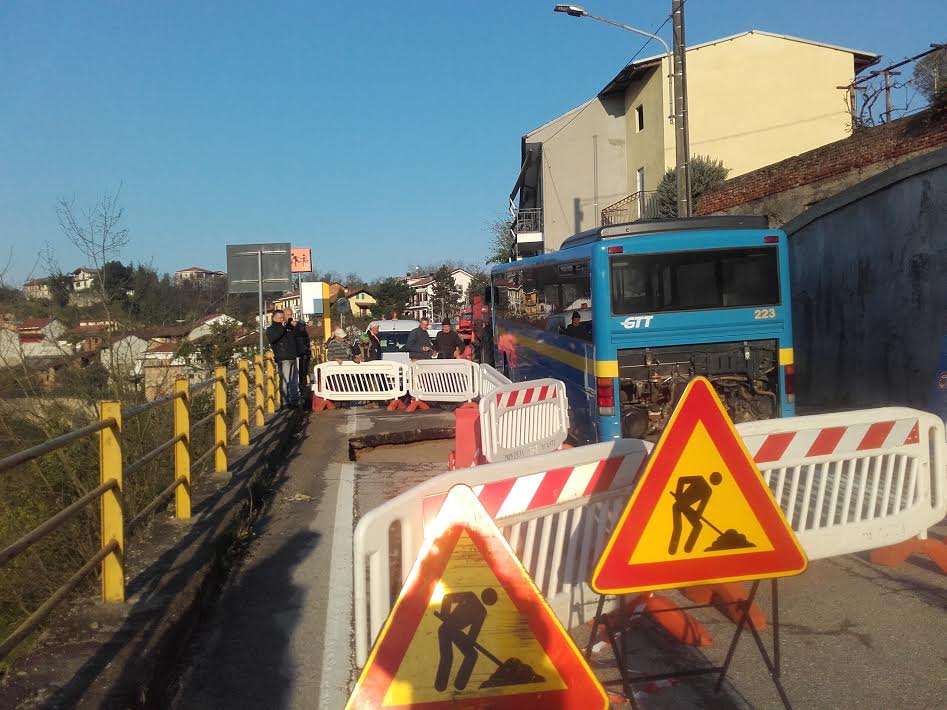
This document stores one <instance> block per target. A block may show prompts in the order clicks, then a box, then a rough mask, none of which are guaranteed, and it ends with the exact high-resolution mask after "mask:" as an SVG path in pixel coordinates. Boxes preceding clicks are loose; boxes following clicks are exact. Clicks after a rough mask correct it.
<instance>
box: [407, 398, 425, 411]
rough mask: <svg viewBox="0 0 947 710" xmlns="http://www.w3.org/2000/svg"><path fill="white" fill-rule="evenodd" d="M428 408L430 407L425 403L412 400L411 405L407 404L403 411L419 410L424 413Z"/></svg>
mask: <svg viewBox="0 0 947 710" xmlns="http://www.w3.org/2000/svg"><path fill="white" fill-rule="evenodd" d="M430 408H431V406H430V405H429V404H428V403H427V402H422V401H421V400H420V399H412V400H411V404H409V405H408V406H407V408H406V409H405V410H404V411H406V412H413V411H415V410H416V409H420V410H421V411H422V412H425V411H427V410H428V409H430Z"/></svg>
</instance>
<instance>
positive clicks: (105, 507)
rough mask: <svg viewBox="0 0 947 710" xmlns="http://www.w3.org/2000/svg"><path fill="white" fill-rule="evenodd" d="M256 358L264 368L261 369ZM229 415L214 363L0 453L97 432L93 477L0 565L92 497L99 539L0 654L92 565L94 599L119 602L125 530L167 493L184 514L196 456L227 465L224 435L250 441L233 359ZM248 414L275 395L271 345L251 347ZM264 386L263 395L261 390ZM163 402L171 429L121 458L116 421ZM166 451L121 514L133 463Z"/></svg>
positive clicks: (5, 463) (22, 458) (37, 452)
mask: <svg viewBox="0 0 947 710" xmlns="http://www.w3.org/2000/svg"><path fill="white" fill-rule="evenodd" d="M264 366H265V370H266V374H265V375H264V374H263V372H264ZM236 383H237V396H236V398H235V399H236V412H237V417H236V418H237V421H236V425H235V426H234V427H233V429H231V430H229V431H228V429H227V415H228V409H229V407H228V402H227V399H228V398H227V387H226V385H227V370H226V368H224V367H218V368H216V369H215V370H214V376H213V377H211V378H209V379H207V380H204V381H203V382H199V383H197V384H195V385H193V386H192V385H191V384H190V383H189V381H188V379H187V378H178V379H176V380H175V383H174V390H173V392H172V393H171V394H169V395H166V396H164V397H160V398H158V399H155V400H153V401H151V402H147V403H145V404H142V405H140V406H136V407H132V408H130V409H127V410H125V411H123V409H122V403H121V402H119V401H115V400H103V401H101V402H99V419H98V421H96V422H93V423H91V424H88V425H86V426H84V427H81V428H79V429H76V430H74V431H71V432H68V433H66V434H63V435H62V436H59V437H56V438H54V439H50V440H49V441H45V442H43V443H42V444H38V445H37V446H33V447H31V448H29V449H25V450H23V451H19V452H17V453H15V454H12V455H10V456H7V457H6V458H3V459H0V473H3V472H5V471H8V470H10V469H12V468H14V467H16V466H20V465H22V464H25V463H27V462H30V461H33V460H36V459H39V458H40V457H42V456H45V455H47V454H50V453H52V452H54V451H57V450H59V449H62V448H63V447H64V446H67V445H69V444H71V443H73V442H76V441H79V440H81V439H83V438H85V437H87V436H92V435H94V434H97V435H98V439H99V485H98V486H97V487H95V488H93V489H92V490H90V491H88V492H87V493H85V494H84V495H82V496H80V497H79V498H78V499H76V500H74V501H73V502H72V503H70V504H69V505H68V506H67V507H65V508H63V509H62V510H61V511H59V512H58V513H56V514H55V515H53V516H52V517H50V518H48V519H47V520H46V521H44V522H43V523H42V524H40V525H39V526H37V527H36V528H34V529H33V530H31V531H30V532H28V533H27V534H26V535H24V536H22V537H21V538H19V539H18V540H16V541H15V542H13V543H12V544H10V545H8V546H7V547H5V548H3V549H2V550H0V567H2V566H3V565H4V564H5V563H7V562H9V561H10V560H13V559H14V558H16V557H17V556H19V555H21V554H22V553H23V552H25V551H26V550H28V549H29V548H30V547H31V546H32V545H33V544H35V543H37V542H39V541H40V540H42V539H43V538H44V537H46V536H47V535H48V534H50V533H51V532H53V531H55V530H57V529H58V528H60V527H62V526H63V525H64V524H65V523H66V522H67V521H69V520H70V519H72V518H73V517H74V516H75V515H77V514H78V513H79V512H81V511H82V510H84V509H85V508H86V507H87V506H89V505H92V504H94V503H96V502H99V504H100V506H101V507H100V516H99V517H100V521H99V522H100V539H101V547H100V548H99V550H98V552H96V553H95V554H94V555H92V556H91V557H90V558H89V559H88V560H86V562H85V564H83V565H82V566H81V567H80V568H79V569H78V570H77V571H76V572H75V573H74V574H73V575H72V576H71V577H70V578H69V579H68V580H67V581H66V582H65V583H64V584H63V585H62V586H61V587H60V588H59V589H57V590H56V591H55V592H54V593H53V594H52V596H50V597H49V598H48V599H47V600H46V601H45V602H44V603H43V604H42V605H40V606H39V608H37V609H36V610H35V611H33V613H32V614H30V615H29V617H27V619H26V620H25V621H23V622H22V623H21V624H20V625H19V626H18V627H17V628H16V629H15V630H14V631H13V633H12V634H11V635H10V636H9V637H8V638H6V639H5V640H3V641H2V642H0V659H2V658H4V657H5V656H6V655H7V654H9V653H10V651H12V650H13V649H14V648H15V647H16V646H17V645H18V644H19V643H20V642H22V641H23V639H25V638H26V637H27V636H29V635H30V634H31V633H32V632H33V631H34V630H35V629H36V628H37V627H38V626H39V625H40V624H41V623H42V622H43V620H44V619H45V618H46V617H48V616H49V614H50V613H51V612H52V611H53V610H54V609H55V608H56V607H57V606H58V605H59V604H60V603H61V602H62V601H63V600H64V599H65V598H66V597H67V596H68V594H69V593H70V592H71V591H73V590H74V589H75V588H76V587H77V586H78V585H79V584H80V583H81V582H82V580H83V579H85V577H87V576H88V575H89V574H91V573H92V572H93V571H94V570H95V569H96V567H99V566H100V567H101V576H102V591H101V594H102V600H103V601H106V602H122V601H124V600H125V550H126V543H125V538H126V536H128V535H129V534H130V533H131V531H132V530H134V529H135V527H137V526H138V525H139V524H140V523H141V522H143V521H144V520H146V519H147V518H148V516H150V515H151V514H152V513H153V512H154V511H155V510H156V509H157V508H158V507H159V506H160V505H161V504H162V503H165V502H166V501H168V499H169V498H171V497H172V495H173V496H174V507H175V515H176V517H177V518H178V519H179V520H186V519H189V518H190V517H191V476H192V473H193V472H194V471H195V470H197V469H198V468H199V467H200V466H201V465H202V464H204V463H205V462H208V461H209V460H210V457H211V456H213V457H214V464H213V466H214V471H215V472H217V473H223V472H226V470H227V450H228V446H229V442H230V441H231V440H232V439H233V438H237V439H238V441H239V443H240V444H241V445H247V444H249V443H250V374H249V363H248V361H246V360H240V362H239V363H238V367H237V371H236ZM254 385H255V398H254V415H255V423H256V426H258V427H259V426H263V424H264V422H265V417H264V414H263V411H264V408H266V410H267V411H269V412H273V411H275V407H276V406H278V402H279V385H278V383H277V380H276V375H275V369H274V368H273V361H272V356H271V353H267V357H266V362H265V363H264V362H263V359H261V357H260V356H259V355H257V356H256V358H255V361H254ZM209 388H212V392H213V410H212V411H211V412H210V414H208V415H207V416H205V417H203V418H201V419H199V420H197V421H194V422H192V421H191V398H192V396H193V395H194V394H195V393H197V392H201V391H203V390H205V389H209ZM264 390H265V395H264ZM166 404H170V405H171V412H172V418H173V429H172V435H171V438H170V439H168V440H167V441H164V442H163V443H161V444H159V445H158V446H156V447H155V448H153V449H152V450H151V451H149V452H147V453H145V454H144V455H142V456H141V457H140V458H138V459H137V460H135V461H132V462H128V463H126V462H124V461H123V446H122V428H123V426H124V424H126V423H127V422H128V421H130V420H131V419H133V418H134V417H138V416H140V415H142V414H144V413H145V412H148V411H150V410H152V409H154V408H156V407H160V406H163V405H166ZM212 422H213V425H214V428H213V431H214V436H213V443H212V444H211V446H210V448H208V449H207V450H206V451H204V452H203V453H201V454H200V455H199V456H197V458H196V459H194V460H193V461H192V459H191V457H192V453H194V452H192V451H191V442H192V437H193V435H194V432H195V430H197V429H198V428H199V427H202V426H204V425H207V424H210V423H212ZM169 450H170V451H172V452H173V456H172V470H171V476H170V478H171V480H170V482H169V483H168V485H167V487H165V488H164V489H163V490H162V491H161V492H160V493H158V495H157V496H155V497H154V498H153V499H152V500H151V502H150V503H148V504H147V505H145V506H144V507H143V508H142V509H141V510H140V511H139V512H138V513H137V514H136V515H135V516H134V517H132V518H131V519H128V520H126V516H125V509H124V505H123V502H124V495H123V493H124V491H125V486H126V482H127V481H128V480H129V479H128V477H129V476H130V475H131V474H133V473H135V472H136V471H138V470H140V469H141V468H142V467H143V466H145V464H147V463H149V462H150V461H153V460H154V459H156V458H157V457H158V456H159V455H161V454H162V453H164V452H166V451H169Z"/></svg>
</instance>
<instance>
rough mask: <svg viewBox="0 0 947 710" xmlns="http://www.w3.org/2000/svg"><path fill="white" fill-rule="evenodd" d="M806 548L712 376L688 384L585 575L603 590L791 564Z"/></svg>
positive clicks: (793, 568) (730, 577)
mask: <svg viewBox="0 0 947 710" xmlns="http://www.w3.org/2000/svg"><path fill="white" fill-rule="evenodd" d="M806 564H807V561H806V556H805V553H804V552H803V550H802V548H801V546H800V545H799V542H798V541H797V540H796V537H795V535H793V532H792V530H791V529H790V527H789V525H788V523H787V522H786V519H785V518H784V517H783V514H782V511H780V509H779V506H778V505H777V504H776V501H775V500H774V499H773V496H772V494H771V493H770V491H769V488H767V487H766V484H765V483H764V481H763V478H762V476H761V475H760V472H759V469H758V468H757V466H756V463H755V462H754V461H753V459H752V457H751V456H750V455H749V453H748V452H747V450H746V448H745V447H744V445H743V440H742V439H741V438H740V436H739V434H737V432H736V429H735V428H734V426H733V423H732V422H731V421H730V418H729V417H728V416H727V412H726V410H725V409H724V408H723V405H722V404H721V402H720V399H719V398H718V397H717V393H716V392H715V391H714V388H713V386H712V385H711V384H710V382H709V381H708V380H707V379H705V378H703V377H698V378H695V379H694V380H691V382H690V383H689V384H688V385H687V388H686V389H685V390H684V394H683V395H682V397H681V400H680V402H679V403H678V405H677V408H676V409H675V410H674V414H673V415H672V416H671V419H670V421H669V422H668V426H667V428H666V429H665V430H664V433H663V434H662V435H661V438H660V440H659V441H658V443H657V445H656V446H655V447H654V451H653V452H652V453H651V456H650V458H649V459H648V464H647V466H646V468H645V470H644V473H642V475H641V479H640V480H639V481H638V484H637V486H636V487H635V490H634V492H633V493H632V496H631V499H630V500H629V501H628V505H627V506H626V507H625V510H624V512H623V513H622V516H621V518H620V519H619V521H618V523H617V525H616V526H615V530H614V531H613V533H612V536H611V538H610V539H609V541H608V544H607V545H606V546H605V549H604V551H603V552H602V556H601V558H600V559H599V562H598V564H597V565H596V567H595V571H594V573H593V575H592V580H591V586H592V588H593V589H595V591H597V592H600V593H602V594H624V593H628V592H639V591H648V590H653V589H667V588H672V587H682V586H690V585H696V584H711V583H716V582H725V581H735V580H741V579H761V578H767V577H784V576H789V575H793V574H799V573H800V572H802V571H803V570H805V568H806Z"/></svg>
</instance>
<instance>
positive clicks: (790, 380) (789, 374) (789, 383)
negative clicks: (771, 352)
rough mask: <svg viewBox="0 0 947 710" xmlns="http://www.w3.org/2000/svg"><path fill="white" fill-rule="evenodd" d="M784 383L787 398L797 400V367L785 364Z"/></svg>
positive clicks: (791, 400)
mask: <svg viewBox="0 0 947 710" xmlns="http://www.w3.org/2000/svg"><path fill="white" fill-rule="evenodd" d="M783 384H784V385H785V387H786V399H787V400H788V401H790V402H795V401H796V368H795V367H794V366H793V365H784V366H783Z"/></svg>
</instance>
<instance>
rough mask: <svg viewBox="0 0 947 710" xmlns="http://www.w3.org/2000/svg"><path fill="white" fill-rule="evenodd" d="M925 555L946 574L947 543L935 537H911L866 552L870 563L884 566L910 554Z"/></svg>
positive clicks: (899, 562)
mask: <svg viewBox="0 0 947 710" xmlns="http://www.w3.org/2000/svg"><path fill="white" fill-rule="evenodd" d="M917 554H921V555H927V556H928V557H929V558H930V560H931V561H932V562H933V563H934V564H935V565H937V566H938V567H940V571H941V572H943V573H944V574H947V543H945V542H944V541H943V540H939V539H937V538H928V539H926V540H921V539H918V538H913V539H911V540H905V541H904V542H899V543H898V544H897V545H889V546H888V547H879V548H878V549H877V550H872V551H871V552H870V553H868V559H870V560H871V562H872V564H876V565H882V566H884V567H894V566H896V565H899V564H901V563H902V562H904V561H905V560H906V559H907V558H908V557H910V556H911V555H917Z"/></svg>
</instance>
